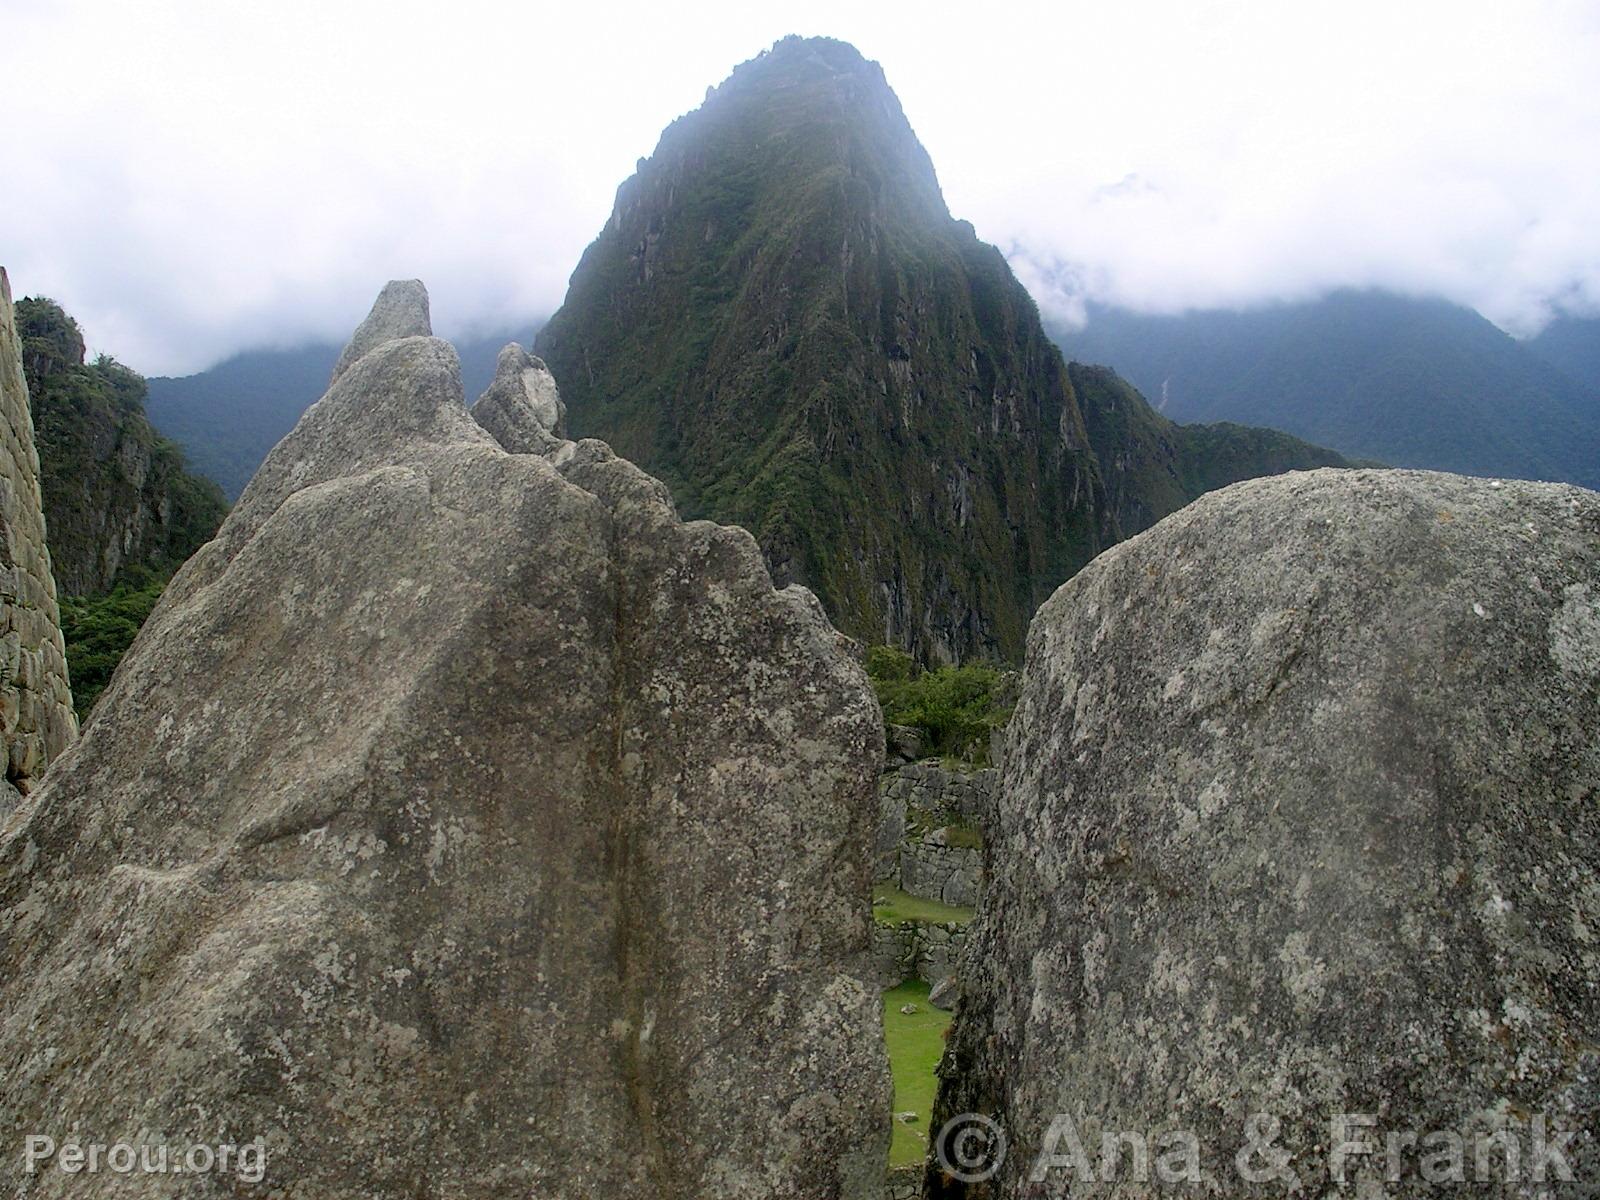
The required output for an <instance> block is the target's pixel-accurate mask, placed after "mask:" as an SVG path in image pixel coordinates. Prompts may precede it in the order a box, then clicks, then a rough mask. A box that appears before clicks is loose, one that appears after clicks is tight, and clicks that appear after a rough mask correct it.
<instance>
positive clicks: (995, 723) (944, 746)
mask: <svg viewBox="0 0 1600 1200" xmlns="http://www.w3.org/2000/svg"><path fill="white" fill-rule="evenodd" d="M867 676H868V678H870V679H871V680H872V687H873V690H874V691H875V692H877V693H878V703H879V705H881V706H882V708H883V719H884V720H885V721H886V722H888V723H889V724H891V725H909V726H911V727H912V728H914V729H917V730H920V731H921V733H922V735H923V738H924V739H925V740H926V744H927V748H928V750H929V751H930V752H932V753H934V754H937V755H939V756H940V757H942V758H950V759H957V760H960V761H961V762H963V763H969V764H971V763H975V764H978V765H980V766H981V765H985V764H987V763H988V761H989V735H990V734H991V733H993V732H994V731H995V730H996V729H999V728H1000V727H1001V726H1003V725H1004V724H1005V723H1006V721H1008V720H1009V719H1010V717H1011V708H1010V706H1009V704H1007V703H1005V702H1004V701H1003V700H1002V699H1001V695H1002V692H1003V690H1004V685H1005V681H1006V679H1007V673H1006V672H1004V671H1001V670H1000V669H999V668H997V667H992V666H989V665H987V664H984V663H967V664H963V665H962V666H959V667H937V668H935V669H933V670H931V671H924V670H923V669H922V668H920V667H919V666H917V664H916V662H915V661H914V660H913V659H912V657H911V656H910V655H909V654H907V653H906V652H905V651H904V650H899V649H897V648H895V647H893V646H873V647H871V648H870V649H869V650H868V651H867Z"/></svg>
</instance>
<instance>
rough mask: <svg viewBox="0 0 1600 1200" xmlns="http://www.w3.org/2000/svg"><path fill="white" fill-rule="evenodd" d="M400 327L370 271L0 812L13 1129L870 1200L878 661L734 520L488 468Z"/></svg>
mask: <svg viewBox="0 0 1600 1200" xmlns="http://www.w3.org/2000/svg"><path fill="white" fill-rule="evenodd" d="M425 305H426V300H425V295H424V293H423V292H422V290H421V286H420V285H419V284H402V285H391V286H390V288H389V289H387V290H386V292H385V295H384V297H383V299H382V300H381V301H380V304H379V306H378V307H377V308H376V309H375V310H374V316H373V318H371V319H369V322H368V323H367V325H365V326H363V329H362V330H361V331H359V332H358V335H357V337H356V338H355V339H354V340H353V341H352V347H354V348H355V350H354V352H352V353H351V354H350V355H348V356H347V357H346V359H345V360H344V361H342V363H341V368H340V372H339V373H338V374H337V376H336V378H335V380H334V382H333V384H332V386H331V387H330V389H329V391H328V393H327V395H326V396H324V397H323V399H322V400H321V401H320V402H319V403H318V404H316V405H315V406H313V408H312V409H311V410H310V411H308V412H307V414H306V415H305V417H304V418H303V419H302V420H301V422H300V424H299V426H298V427H297V428H296V430H295V431H294V433H293V434H291V435H290V436H289V438H287V439H286V440H285V441H284V442H283V443H282V444H281V445H280V446H279V447H278V448H277V449H276V450H275V451H274V452H273V453H272V455H270V456H269V458H268V459H267V461H266V463H265V464H264V465H263V466H262V468H261V470H260V472H259V473H258V474H257V476H256V478H255V479H254V480H253V481H252V483H251V484H250V486H249V488H248V489H247V490H246V491H245V493H244V495H243V496H242V497H241V499H240V501H239V504H238V505H237V507H236V508H235V509H234V511H233V513H232V514H231V515H230V516H229V518H228V520H227V521H226V523H225V524H224V525H223V527H222V529H221V531H220V532H219V534H218V536H217V538H216V539H215V540H214V541H213V542H212V543H210V544H209V545H208V546H207V547H205V548H204V549H203V550H202V551H201V552H200V553H199V554H198V555H196V556H195V558H193V559H192V560H191V561H190V562H189V563H188V564H187V565H186V566H185V567H184V568H183V569H182V570H181V571H180V572H179V573H178V575H177V576H176V577H175V579H174V580H173V582H172V584H171V586H170V587H169V588H168V590H167V593H166V595H165V596H164V597H163V599H162V601H161V604H160V605H159V607H158V608H157V610H156V611H155V613H154V614H153V615H152V616H151V618H150V620H149V622H148V623H147V624H146V626H145V628H144V630H143V631H142V632H141V634H140V636H139V640H138V642H137V643H136V644H135V646H134V648H133V650H132V651H131V652H130V654H129V656H128V658H127V659H126V660H125V661H124V663H123V665H122V667H121V669H120V670H119V671H118V673H117V675H116V678H115V679H114V680H113V682H112V685H111V687H110V688H109V690H108V691H107V692H106V694H105V696H104V698H103V699H102V701H101V707H100V709H99V710H98V711H99V713H100V714H101V715H100V716H99V717H97V719H96V721H95V722H94V723H93V725H91V726H90V727H89V729H88V731H87V734H86V736H85V737H84V738H83V740H82V741H80V742H79V743H78V744H77V746H76V747H75V749H74V750H73V751H72V752H70V753H69V754H68V755H67V756H66V757H65V758H64V759H63V760H62V761H61V762H60V763H59V764H58V766H57V768H56V770H55V771H54V772H53V773H52V775H51V778H50V780H49V782H48V784H47V785H46V786H45V787H44V788H43V789H41V791H40V792H39V794H38V797H37V800H36V802H35V803H33V804H31V805H30V806H29V807H28V808H27V809H25V810H23V811H22V812H20V813H19V814H18V815H17V816H16V817H14V818H13V820H12V822H11V823H10V824H9V825H7V826H5V827H4V828H3V831H0V1064H3V1070H4V1076H5V1080H6V1083H5V1088H6V1099H7V1105H6V1108H7V1117H6V1127H7V1129H8V1130H14V1131H21V1130H27V1131H36V1132H39V1133H44V1134H51V1133H54V1134H55V1136H57V1137H58V1138H59V1137H60V1136H61V1135H62V1134H63V1133H65V1132H66V1131H67V1130H68V1129H71V1130H75V1131H78V1133H79V1135H80V1136H83V1137H85V1138H87V1137H88V1136H90V1135H89V1133H88V1131H96V1132H100V1133H101V1134H102V1136H103V1137H104V1138H105V1140H108V1141H110V1140H116V1139H117V1137H119V1136H123V1137H133V1136H135V1135H137V1136H138V1137H142V1138H144V1139H145V1140H156V1141H160V1142H162V1143H166V1144H174V1145H178V1146H180V1147H181V1146H184V1145H187V1144H192V1143H209V1144H215V1143H217V1142H219V1141H224V1142H227V1141H232V1142H240V1141H247V1140H249V1139H250V1138H252V1137H261V1138H263V1139H264V1140H265V1143H266V1181H267V1183H268V1184H270V1186H271V1188H272V1190H273V1194H275V1195H283V1196H286V1197H352V1198H353V1197H357V1196H371V1195H389V1196H401V1195H403V1196H416V1197H441V1198H442V1197H454V1196H484V1195H512V1194H516V1195H533V1194H537V1195H541V1196H556V1197H574V1198H577V1197H597V1196H606V1197H621V1198H624V1200H626V1198H633V1197H641V1198H643V1197H648V1198H650V1200H666V1198H668V1197H672V1198H674V1200H675V1198H677V1197H685V1196H713V1195H715V1196H719V1197H746V1198H749V1200H755V1198H757V1197H762V1198H764V1197H771V1196H796V1197H829V1198H832V1197H862V1198H865V1197H869V1196H873V1197H875V1196H876V1195H877V1194H878V1191H879V1189H881V1187H882V1178H883V1176H882V1172H883V1164H884V1161H885V1154H886V1148H887V1140H888V1130H887V1120H886V1114H887V1111H888V1105H889V1092H888V1080H887V1067H886V1063H885V1060H884V1055H883V1045H882V1035H881V1029H880V1026H879V1012H878V1002H877V998H876V997H875V996H874V995H872V994H871V993H869V992H868V991H867V990H866V989H865V987H864V985H863V983H862V982H861V979H860V976H861V975H862V973H863V972H864V970H865V969H866V953H867V949H868V942H869V934H868V922H869V916H868V909H867V896H868V890H867V889H868V879H869V873H870V854H871V840H872V830H873V824H874V819H875V808H876V805H875V800H874V794H873V793H874V781H875V778H876V774H877V770H878V767H879V763H880V759H881V755H882V730H881V725H880V718H879V715H878V712H877V707H876V704H875V703H874V701H873V698H872V693H871V691H870V689H869V687H868V684H867V681H866V679H865V677H864V675H863V673H862V672H861V671H860V669H859V668H858V667H857V666H856V665H855V664H854V663H853V662H851V661H850V660H849V658H848V657H847V656H846V655H845V654H844V653H843V651H842V648H841V642H840V639H839V637H838V635H837V634H835V633H834V631H833V630H832V629H831V628H830V627H829V626H828V624H827V622H826V620H825V619H824V618H823V616H822V613H821V610H820V608H819V607H818V605H817V603H816V601H815V600H814V598H813V597H811V596H810V595H809V593H806V592H804V591H803V590H801V589H797V588H787V589H784V590H774V589H773V587H772V584H771V581H770V579H769V577H768V575H767V573H766V570H765V568H764V567H763V565H762V563H761V559H760V555H759V552H758V551H757V549H756V546H755V543H754V542H753V541H752V539H751V538H750V537H749V536H748V535H747V534H745V533H744V532H743V531H741V530H737V529H727V528H721V527H718V526H715V525H711V524H707V523H690V524H684V523H681V522H680V521H679V520H678V519H677V517H676V515H675V513H674V511H673V508H672V505H671V503H670V501H669V500H668V498H667V494H666V490H665V488H663V487H662V485H661V484H659V483H658V482H657V481H655V480H654V479H652V478H650V477H649V476H647V475H645V474H644V473H643V472H641V471H639V470H638V469H637V468H635V467H633V466H632V465H630V464H629V463H627V462H624V461H622V460H621V459H618V458H617V457H616V456H615V455H613V454H612V453H611V452H610V451H609V449H608V448H607V447H605V446H604V445H602V444H600V443H598V442H590V441H584V442H577V443H573V442H568V441H565V440H561V439H558V438H556V437H555V436H554V433H553V431H552V430H550V429H546V428H544V427H543V426H540V427H539V428H537V429H534V428H530V427H526V426H524V427H522V428H521V433H522V434H523V435H525V436H527V437H528V438H533V439H534V440H541V439H540V438H536V437H535V435H536V434H537V435H546V436H548V438H549V443H548V448H549V453H511V452H508V451H507V450H506V449H505V448H503V446H502V445H501V444H500V443H499V442H497V441H496V440H495V437H492V436H491V435H490V433H488V432H486V431H485V430H484V429H483V428H482V427H481V426H480V425H479V424H478V423H476V422H475V421H474V420H473V419H472V417H471V416H470V415H469V414H468V412H467V410H466V409H465V408H464V406H463V403H462V394H461V384H460V376H459V368H458V364H457V361H456V356H455V353H454V351H453V350H452V349H451V348H450V346H449V345H448V344H446V343H444V342H441V341H439V340H437V339H435V338H432V337H430V336H427V335H426V331H427V324H426V318H425V313H426V307H425ZM506 362H507V363H508V364H510V365H508V367H507V372H506V374H505V376H504V377H503V378H502V379H501V380H500V381H497V383H503V384H505V386H506V387H507V388H509V387H510V386H511V385H512V384H513V383H515V382H521V381H523V380H524V379H527V378H528V375H529V374H531V373H532V368H531V364H529V365H528V366H527V367H524V366H523V364H522V360H521V359H520V358H519V357H518V355H517V354H515V353H514V354H512V355H510V356H508V358H507V359H506ZM512 367H514V368H515V370H514V371H513V370H512ZM532 382H533V383H534V384H540V383H542V382H543V381H542V380H539V379H534V380H533V381H532ZM534 390H535V392H537V388H535V389H534ZM523 399H524V400H525V401H526V403H524V404H520V405H519V404H508V405H505V406H503V407H501V408H500V409H499V410H498V411H499V412H500V414H501V415H502V417H504V418H505V420H504V421H503V422H501V423H498V424H495V423H494V422H487V423H490V424H495V427H496V430H497V436H499V437H500V438H502V439H504V440H505V441H508V442H515V441H516V439H515V438H513V437H512V436H511V434H512V433H513V432H514V431H515V430H514V428H513V425H512V419H513V418H512V416H511V415H510V414H517V413H521V414H524V416H526V415H527V414H535V415H536V414H538V413H539V412H540V411H541V408H540V406H539V404H538V403H536V401H537V400H538V399H539V397H538V395H536V394H535V395H531V396H525V397H523ZM485 415H486V417H487V416H488V415H489V414H488V413H487V412H486V414H485ZM515 419H517V420H521V419H523V418H521V417H518V418H515ZM541 444H544V443H541ZM353 546H359V547H360V553H359V554H352V553H351V547H353ZM108 1031H117V1032H116V1035H115V1036H108ZM140 1131H144V1132H143V1133H140ZM19 1136H20V1135H19ZM19 1163H20V1159H19V1158H18V1157H17V1156H15V1155H11V1154H7V1155H6V1156H4V1158H3V1160H0V1190H6V1191H8V1192H9V1191H10V1190H13V1189H15V1188H16V1187H18V1186H19V1185H20V1183H21V1180H20V1179H19V1177H18V1176H17V1175H16V1172H17V1171H18V1170H19V1169H20V1168H19ZM108 1180H110V1182H107V1181H108ZM32 1182H33V1190H32V1191H31V1192H30V1195H35V1196H41V1197H43V1196H58V1195H61V1196H64V1195H72V1196H85V1195H100V1194H105V1195H110V1194H112V1193H113V1192H115V1194H117V1195H150V1196H155V1195H168V1194H170V1191H169V1190H164V1189H168V1188H170V1181H166V1180H164V1179H163V1178H162V1177H160V1176H154V1177H145V1178H140V1177H137V1176H135V1177H129V1178H124V1177H120V1176H107V1175H100V1176H98V1177H93V1178H91V1177H87V1176H83V1177H79V1176H69V1175H63V1174H60V1173H59V1172H46V1173H44V1174H41V1175H40V1176H38V1177H37V1179H36V1180H34V1181H32ZM225 1183H226V1181H224V1183H223V1184H219V1185H218V1187H217V1190H218V1191H219V1192H220V1191H222V1190H225ZM196 1186H204V1185H203V1184H202V1185H196ZM141 1187H142V1188H145V1189H146V1190H143V1191H141V1190H140V1188H141ZM97 1189H99V1190H97Z"/></svg>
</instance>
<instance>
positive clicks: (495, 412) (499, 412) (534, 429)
mask: <svg viewBox="0 0 1600 1200" xmlns="http://www.w3.org/2000/svg"><path fill="white" fill-rule="evenodd" d="M472 415H473V416H474V417H476V418H477V421H478V424H480V425H482V426H483V427H484V428H485V429H487V430H488V431H489V432H490V433H491V434H493V435H494V437H495V440H496V441H498V442H499V443H500V444H501V445H502V446H504V447H505V448H506V449H507V450H509V451H511V453H513V454H547V453H550V452H552V451H555V450H558V449H559V448H560V445H561V443H562V442H563V441H564V440H565V439H566V436H567V406H566V405H565V404H563V403H562V402H561V393H560V391H559V390H557V388H556V380H555V376H553V375H552V374H550V368H548V367H547V366H545V365H544V360H543V359H541V358H535V357H534V356H533V355H531V354H529V353H528V352H527V351H526V350H524V349H523V348H522V347H521V346H519V345H517V344H516V343H515V342H513V343H512V344H511V345H509V346H507V347H506V348H505V349H504V350H502V351H500V357H499V359H498V360H497V361H496V362H495V371H494V379H493V381H492V382H491V383H490V384H489V387H488V389H487V390H485V392H484V393H483V395H481V396H479V397H478V402H477V403H476V404H474V405H473V406H472Z"/></svg>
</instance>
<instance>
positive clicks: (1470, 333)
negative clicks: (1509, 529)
mask: <svg viewBox="0 0 1600 1200" xmlns="http://www.w3.org/2000/svg"><path fill="white" fill-rule="evenodd" d="M1056 335H1057V339H1058V340H1059V342H1060V344H1061V346H1062V349H1063V350H1064V351H1065V352H1066V353H1067V354H1068V355H1069V356H1070V357H1072V358H1075V359H1081V360H1083V361H1086V362H1100V363H1106V364H1109V365H1110V366H1111V367H1113V368H1115V369H1116V370H1117V371H1118V372H1120V373H1121V374H1122V375H1124V376H1126V377H1127V378H1128V379H1129V380H1130V381H1131V382H1132V383H1133V384H1134V385H1135V386H1136V387H1138V388H1139V389H1140V390H1142V391H1143V392H1144V393H1145V394H1146V395H1147V396H1149V397H1151V399H1152V400H1153V401H1155V402H1156V403H1157V404H1158V405H1159V406H1160V407H1161V411H1162V412H1163V414H1164V415H1166V416H1169V417H1172V418H1174V419H1176V420H1181V421H1243V422H1249V423H1251V424H1258V425H1270V426H1272V427H1273V428H1276V429H1283V430H1286V431H1288V432H1290V433H1293V434H1296V435H1297V436H1300V437H1303V438H1307V439H1309V440H1311V441H1313V442H1316V443H1318V444H1320V445H1325V446H1330V447H1333V448H1334V449H1336V450H1339V451H1341V452H1343V453H1345V454H1349V455H1352V456H1355V457H1359V458H1366V459H1376V460H1380V461H1383V462H1386V463H1390V464H1392V465H1395V466H1409V467H1431V468H1435V469H1439V470H1448V471H1461V472H1465V473H1468V474H1479V475H1504V476H1515V477H1519V478H1529V479H1558V480H1569V481H1571V482H1574V483H1581V484H1585V485H1586V486H1590V487H1593V486H1597V485H1600V404H1597V403H1593V402H1591V401H1589V400H1587V399H1586V397H1585V395H1584V392H1583V389H1582V388H1581V387H1579V386H1578V385H1577V384H1576V383H1574V382H1573V381H1572V380H1571V379H1570V378H1568V377H1567V376H1566V375H1564V374H1563V373H1562V372H1561V371H1560V370H1557V369H1556V368H1555V367H1554V366H1552V365H1551V364H1550V363H1549V362H1546V361H1543V360H1542V359H1541V358H1540V357H1539V356H1538V355H1537V354H1536V353H1534V352H1533V350H1532V348H1531V346H1530V345H1527V344H1524V343H1521V342H1518V341H1517V340H1516V339H1514V338H1512V337H1510V336H1509V335H1508V334H1506V333H1504V332H1502V331H1501V330H1500V329H1497V328H1496V327H1495V326H1494V325H1492V324H1490V323H1489V322H1488V321H1486V320H1484V319H1483V318H1482V317H1480V316H1479V315H1478V314H1477V313H1475V312H1472V311H1471V310H1470V309H1465V308H1461V307H1459V306H1457V305H1453V304H1449V303H1447V302H1445V301H1442V300H1426V299H1413V298H1407V297H1402V296H1396V295H1391V294H1388V293H1384V292H1337V293H1334V294H1333V295H1330V296H1327V297H1324V298H1323V299H1321V300H1317V301H1313V302H1309V303H1304V304H1292V305H1283V306H1277V307H1272V308H1265V309H1259V310H1253V311H1249V312H1224V311H1202V312H1193V313H1189V314H1186V315H1183V316H1147V315H1142V314H1136V313H1130V312H1126V311H1121V310H1116V309H1091V311H1090V315H1089V323H1088V326H1087V327H1086V328H1084V329H1082V330H1079V331H1075V332H1074V331H1066V330H1057V331H1056Z"/></svg>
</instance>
